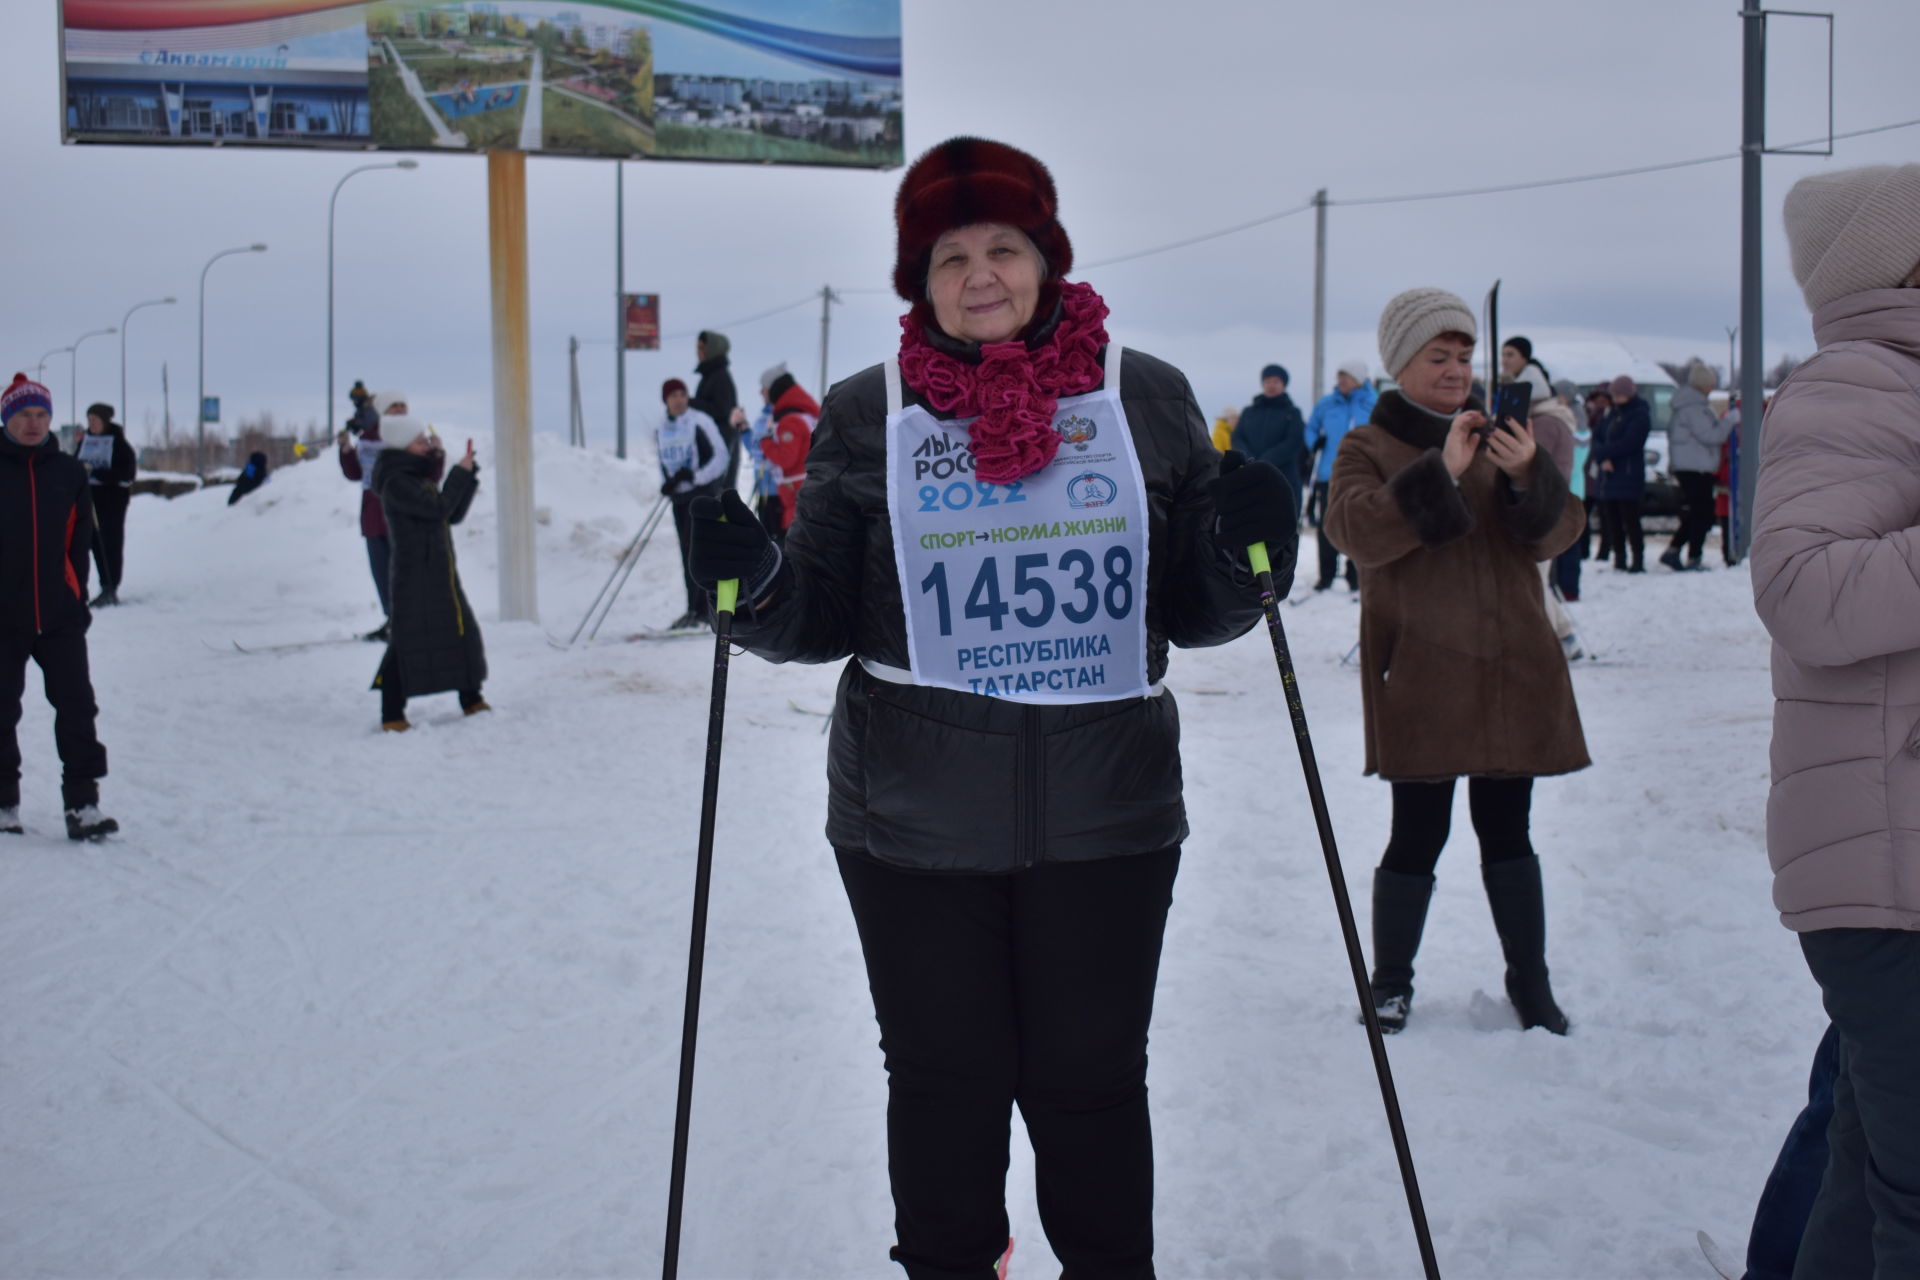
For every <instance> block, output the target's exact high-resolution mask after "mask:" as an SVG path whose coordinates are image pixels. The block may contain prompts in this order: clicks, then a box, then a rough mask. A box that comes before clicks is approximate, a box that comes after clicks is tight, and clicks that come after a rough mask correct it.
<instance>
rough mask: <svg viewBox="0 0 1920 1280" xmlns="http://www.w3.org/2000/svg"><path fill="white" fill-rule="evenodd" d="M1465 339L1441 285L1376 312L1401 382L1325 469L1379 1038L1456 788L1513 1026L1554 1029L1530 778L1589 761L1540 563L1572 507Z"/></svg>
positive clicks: (1561, 1026)
mask: <svg viewBox="0 0 1920 1280" xmlns="http://www.w3.org/2000/svg"><path fill="white" fill-rule="evenodd" d="M1476 337H1477V333H1476V328H1475V324H1474V316H1473V312H1472V311H1471V310H1470V309H1469V308H1468V307H1467V305H1466V304H1465V303H1464V302H1462V301H1461V300H1460V299H1459V298H1457V297H1455V296H1454V295H1452V294H1450V293H1447V292H1445V291H1444V290H1440V289H1413V290H1409V291H1408V292H1406V293H1403V294H1401V295H1400V296H1399V297H1396V298H1395V299H1393V301H1391V302H1389V303H1388V304H1387V307H1386V310H1385V311H1384V312H1383V313H1382V314H1381V317H1380V355H1381V357H1382V359H1383V361H1384V363H1385V366H1386V368H1387V371H1388V372H1389V373H1391V374H1392V375H1393V376H1394V378H1395V380H1396V381H1397V382H1398V383H1399V384H1400V385H1399V389H1398V390H1397V391H1389V392H1387V393H1386V394H1384V395H1382V396H1381V397H1380V400H1379V403H1378V404H1377V405H1375V406H1374V411H1373V416H1372V418H1371V420H1370V421H1368V422H1367V424H1366V425H1364V426H1361V427H1357V428H1355V429H1354V430H1353V431H1351V432H1349V433H1348V435H1347V438H1346V440H1345V441H1344V442H1342V444H1341V448H1340V454H1339V457H1338V459H1337V460H1336V461H1335V463H1334V467H1333V481H1332V486H1331V490H1330V494H1329V500H1328V508H1327V516H1326V528H1327V532H1328V534H1329V535H1330V536H1331V537H1332V538H1333V541H1334V544H1335V545H1336V546H1338V547H1340V548H1341V549H1342V550H1345V551H1347V552H1348V553H1349V554H1350V555H1351V556H1352V557H1353V560H1354V562H1355V563H1356V564H1358V565H1359V566H1360V659H1361V666H1362V668H1363V673H1362V685H1361V687H1362V690H1363V696H1364V703H1365V710H1366V742H1367V772H1368V773H1373V774H1378V775H1380V776H1381V777H1383V778H1385V779H1386V780H1387V781H1389V782H1390V783H1392V784H1393V831H1392V835H1391V837H1390V838H1389V840H1388V843H1387V851H1386V855H1385V856H1384V857H1383V858H1382V859H1381V862H1380V867H1379V869H1378V870H1377V871H1376V872H1375V873H1374V883H1373V949H1374V970H1373V993H1374V1003H1375V1006H1376V1009H1377V1011H1378V1013H1379V1017H1380V1023H1381V1026H1382V1028H1383V1029H1386V1030H1389V1031H1397V1030H1399V1029H1400V1028H1401V1027H1403V1026H1404V1025H1406V1019H1407V1012H1408V1009H1409V1007H1410V1006H1411V1004H1412V1000H1413V957H1414V954H1415V952H1416V951H1418V949H1419V946H1420V933H1421V930H1422V929H1423V927H1424V926H1425V924H1426V918H1427V903H1428V901H1429V899H1430V898H1431V896H1432V894H1433V869H1434V866H1435V864H1436V863H1437V862H1438V861H1439V857H1440V851H1441V850H1442V849H1443V848H1444V847H1445V846H1446V842H1447V833H1448V829H1449V827H1450V825H1451V820H1452V813H1453V792H1454V783H1455V782H1456V780H1458V779H1459V778H1461V777H1465V778H1467V779H1468V783H1467V802H1468V808H1469V810H1470V812H1471V813H1472V815H1473V827H1474V832H1475V834H1476V835H1478V836H1479V838H1480V860H1481V876H1482V879H1483V880H1484V882H1485V884H1486V890H1487V901H1488V903H1489V904H1490V905H1491V906H1492V908H1493V921H1494V926H1495V928H1496V929H1498V931H1499V934H1500V944H1501V949H1502V951H1503V952H1504V953H1505V955H1506V961H1507V973H1506V986H1507V995H1508V997H1509V998H1510V999H1511V1000H1512V1001H1513V1004H1514V1008H1515V1009H1516V1010H1517V1011H1518V1013H1519V1015H1520V1022H1521V1025H1522V1026H1524V1027H1546V1028H1547V1029H1548V1030H1549V1031H1552V1032H1554V1033H1555V1034H1565V1032H1566V1030H1567V1019H1566V1016H1565V1015H1564V1014H1562V1013H1561V1012H1560V1008H1559V1006H1558V1005H1557V1004H1556V1003H1555V1001H1554V998H1553V990H1552V987H1551V986H1550V985H1549V983H1548V981H1547V964H1546V912H1545V907H1544V903H1543V901H1542V897H1541V887H1540V862H1539V859H1538V858H1537V857H1535V855H1534V852H1533V845H1532V843H1531V840H1530V838H1529V834H1528V820H1529V813H1530V810H1531V807H1532V800H1533V780H1534V779H1535V778H1536V777H1546V776H1549V775H1553V774H1561V773H1571V772H1573V771H1574V770H1576V769H1581V768H1584V767H1585V766H1586V765H1587V764H1588V763H1589V761H1588V758H1587V748H1586V742H1585V739H1584V738H1583V737H1582V735H1581V732H1580V714H1579V711H1578V709H1577V708H1576V707H1575V706H1574V700H1573V685H1572V682H1571V680H1570V679H1569V678H1568V675H1567V664H1566V660H1565V658H1564V657H1563V656H1562V654H1561V650H1560V644H1559V642H1558V641H1557V640H1556V639H1555V637H1554V633H1553V627H1552V625H1551V624H1550V623H1549V622H1548V620H1547V615H1546V609H1545V603H1544V599H1543V597H1542V594H1541V591H1540V575H1539V570H1538V569H1537V568H1536V567H1535V566H1536V565H1537V564H1538V563H1539V562H1540V561H1543V560H1550V559H1552V558H1553V557H1554V556H1555V555H1557V554H1559V553H1560V552H1562V551H1564V550H1566V548H1567V547H1569V546H1571V545H1572V544H1573V542H1574V541H1575V540H1576V539H1577V538H1578V537H1579V536H1580V532H1581V529H1582V527H1583V526H1584V523H1585V512H1584V510H1583V508H1582V505H1581V503H1580V501H1579V499H1577V498H1575V497H1573V496H1572V494H1571V493H1570V492H1569V490H1568V487H1567V481H1566V477H1565V476H1563V475H1562V474H1561V472H1560V469H1559V468H1558V467H1557V466H1556V465H1555V464H1554V462H1553V459H1551V458H1550V457H1548V456H1547V452H1546V450H1544V449H1540V448H1537V447H1536V445H1535V443H1534V439H1533V434H1532V432H1531V431H1530V430H1529V428H1528V426H1527V424H1526V423H1524V422H1509V423H1502V424H1491V423H1489V422H1488V421H1487V418H1486V415H1485V414H1484V413H1482V412H1481V409H1480V406H1479V405H1478V404H1477V403H1475V402H1474V401H1473V400H1472V399H1471V398H1470V388H1471V384H1472V380H1473V348H1474V342H1475V340H1476Z"/></svg>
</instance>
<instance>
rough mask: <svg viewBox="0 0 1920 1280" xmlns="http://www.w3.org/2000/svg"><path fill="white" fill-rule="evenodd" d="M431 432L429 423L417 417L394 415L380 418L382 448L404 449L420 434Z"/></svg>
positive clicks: (429, 433)
mask: <svg viewBox="0 0 1920 1280" xmlns="http://www.w3.org/2000/svg"><path fill="white" fill-rule="evenodd" d="M432 434H433V427H432V425H431V424H429V423H426V422H422V421H421V420H420V419H419V418H408V417H402V416H397V415H396V416H395V417H391V418H382V419H380V447H381V448H382V449H404V448H406V447H407V446H408V445H410V444H412V443H413V442H414V441H415V440H418V439H419V438H420V437H421V436H430V435H432Z"/></svg>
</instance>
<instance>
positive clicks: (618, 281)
mask: <svg viewBox="0 0 1920 1280" xmlns="http://www.w3.org/2000/svg"><path fill="white" fill-rule="evenodd" d="M626 173H627V166H626V165H625V164H623V163H621V162H620V161H618V160H616V161H614V162H613V456H614V457H616V458H624V457H626V456H627V179H626Z"/></svg>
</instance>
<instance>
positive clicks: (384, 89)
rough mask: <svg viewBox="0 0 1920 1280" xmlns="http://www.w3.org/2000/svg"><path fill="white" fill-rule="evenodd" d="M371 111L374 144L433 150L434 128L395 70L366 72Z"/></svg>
mask: <svg viewBox="0 0 1920 1280" xmlns="http://www.w3.org/2000/svg"><path fill="white" fill-rule="evenodd" d="M367 99H368V110H369V113H370V116H371V125H370V127H371V128H372V130H373V138H374V141H376V142H378V143H380V144H381V145H382V146H388V147H430V146H432V145H433V126H432V125H431V124H429V123H427V120H426V117H424V116H422V115H421V114H420V104H419V103H417V102H415V101H414V100H413V95H412V94H410V93H408V92H407V88H406V86H405V85H403V84H401V83H400V73H399V72H398V71H395V70H394V69H393V68H392V67H375V68H373V69H372V70H371V71H369V72H368V73H367Z"/></svg>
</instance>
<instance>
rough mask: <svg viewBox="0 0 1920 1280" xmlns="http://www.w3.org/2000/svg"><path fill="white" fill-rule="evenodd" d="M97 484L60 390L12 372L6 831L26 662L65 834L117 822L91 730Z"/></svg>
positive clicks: (5, 490)
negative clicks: (57, 399)
mask: <svg viewBox="0 0 1920 1280" xmlns="http://www.w3.org/2000/svg"><path fill="white" fill-rule="evenodd" d="M92 489H93V486H92V485H91V484H89V483H88V475H87V468H86V465H85V464H84V463H82V462H81V461H80V460H79V459H78V458H75V457H72V456H71V455H69V454H65V453H62V452H61V451H60V441H59V440H58V439H57V438H55V436H54V434H53V397H52V396H51V395H49V394H48V392H47V389H46V388H45V387H43V386H41V385H40V384H39V383H37V382H33V381H31V380H29V379H28V377H27V375H26V374H24V373H19V374H15V375H14V378H13V384H12V385H11V386H9V387H8V388H7V389H6V391H5V392H0V724H4V725H5V726H6V729H5V733H4V735H0V832H4V833H7V834H10V835H20V834H23V832H24V828H23V827H22V825H21V822H20V763H21V761H20V736H19V733H18V728H19V724H20V698H21V695H22V694H24V693H25V692H26V687H27V661H28V659H32V660H33V661H35V662H37V663H39V664H40V671H41V673H42V675H44V677H45V679H46V689H47V701H48V702H51V703H52V704H53V740H54V744H55V745H56V746H57V747H58V748H59V751H60V766H61V779H60V791H61V796H62V799H63V800H64V801H65V802H66V811H67V836H68V838H69V839H73V840H98V839H100V838H101V837H103V836H105V835H107V834H108V833H109V832H113V831H118V830H119V829H120V824H119V823H117V822H115V821H114V820H113V819H112V818H109V817H107V816H105V815H104V814H102V813H101V812H100V779H101V778H104V777H106V775H107V749H106V748H105V747H103V746H101V745H100V739H99V738H98V737H97V736H96V735H95V733H94V718H95V717H96V716H97V715H98V714H99V708H98V707H97V706H96V705H95V704H94V700H93V679H92V677H91V676H90V675H89V674H88V672H87V628H88V626H90V625H91V624H92V622H93V614H92V613H91V612H90V611H89V610H88V608H87V569H88V565H87V552H88V548H89V547H90V546H91V545H92V540H93V492H92Z"/></svg>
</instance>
